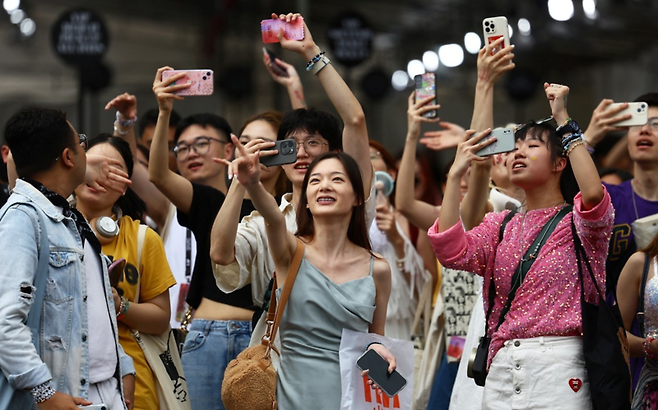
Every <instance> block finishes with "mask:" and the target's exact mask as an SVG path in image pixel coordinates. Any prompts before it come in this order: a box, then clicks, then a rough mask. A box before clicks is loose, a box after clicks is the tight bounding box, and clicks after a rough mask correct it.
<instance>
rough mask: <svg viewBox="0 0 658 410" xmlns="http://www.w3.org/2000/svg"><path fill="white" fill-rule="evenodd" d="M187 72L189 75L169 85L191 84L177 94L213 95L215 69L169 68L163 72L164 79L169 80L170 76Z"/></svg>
mask: <svg viewBox="0 0 658 410" xmlns="http://www.w3.org/2000/svg"><path fill="white" fill-rule="evenodd" d="M183 72H184V73H187V75H186V76H185V77H183V78H181V79H180V80H177V81H174V82H172V83H171V84H169V85H181V84H189V85H190V86H189V87H188V88H185V89H182V90H178V91H176V92H175V94H176V95H182V96H194V95H212V93H213V89H214V87H213V84H214V81H213V77H214V74H213V71H212V70H210V69H199V70H167V71H163V72H162V81H167V79H168V78H170V77H173V76H175V75H176V74H179V73H183Z"/></svg>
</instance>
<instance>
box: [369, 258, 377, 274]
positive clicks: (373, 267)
mask: <svg viewBox="0 0 658 410" xmlns="http://www.w3.org/2000/svg"><path fill="white" fill-rule="evenodd" d="M374 273H375V255H370V273H368V276H372V275H373V274H374Z"/></svg>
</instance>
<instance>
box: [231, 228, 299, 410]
mask: <svg viewBox="0 0 658 410" xmlns="http://www.w3.org/2000/svg"><path fill="white" fill-rule="evenodd" d="M303 254H304V244H303V243H302V242H301V241H300V240H299V239H297V249H296V250H295V255H294V257H293V260H292V262H291V264H290V267H289V268H288V276H287V277H286V283H285V285H284V287H283V291H282V293H281V298H280V300H279V306H277V303H276V293H275V290H276V289H277V283H276V272H275V273H274V284H273V285H272V297H271V299H270V307H269V310H268V311H267V331H266V332H265V335H264V336H263V339H262V341H261V344H260V345H258V346H252V347H248V348H247V349H245V350H244V351H242V353H240V354H239V355H238V357H237V358H235V359H233V360H231V362H230V363H229V364H228V366H227V367H226V371H225V372H224V381H223V382H222V403H223V404H224V407H226V409H227V410H276V408H277V405H276V369H275V368H274V366H273V365H272V357H271V355H272V350H274V351H276V349H275V348H274V338H275V337H276V331H277V329H278V327H279V323H280V322H281V316H283V310H284V309H285V307H286V302H287V301H288V296H290V292H291V291H292V285H293V284H294V282H295V276H297V271H298V270H299V265H300V264H301V261H302V256H303ZM277 353H278V351H277Z"/></svg>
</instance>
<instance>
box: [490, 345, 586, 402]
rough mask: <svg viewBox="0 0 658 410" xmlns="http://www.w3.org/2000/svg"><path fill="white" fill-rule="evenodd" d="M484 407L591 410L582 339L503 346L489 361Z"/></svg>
mask: <svg viewBox="0 0 658 410" xmlns="http://www.w3.org/2000/svg"><path fill="white" fill-rule="evenodd" d="M482 408H483V409H486V410H509V409H532V410H539V409H551V410H554V409H560V410H570V409H574V410H588V409H592V402H591V398H590V393H589V377H588V376H587V370H586V369H585V357H584V354H583V340H582V338H581V337H578V336H564V337H563V336H543V337H535V338H531V339H512V340H508V341H506V342H505V345H504V346H503V348H502V349H500V350H499V351H498V353H496V356H495V357H494V359H493V361H492V362H491V367H490V368H489V375H488V376H487V381H486V383H485V386H484V397H483V405H482Z"/></svg>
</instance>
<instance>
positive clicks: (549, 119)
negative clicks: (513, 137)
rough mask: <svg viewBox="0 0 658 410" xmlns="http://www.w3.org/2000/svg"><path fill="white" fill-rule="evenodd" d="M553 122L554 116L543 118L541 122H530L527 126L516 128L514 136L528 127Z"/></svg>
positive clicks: (521, 125) (522, 125)
mask: <svg viewBox="0 0 658 410" xmlns="http://www.w3.org/2000/svg"><path fill="white" fill-rule="evenodd" d="M551 120H553V116H552V115H551V116H550V117H546V118H542V119H541V120H537V121H534V120H530V121H528V122H526V123H525V124H519V125H517V126H516V127H514V134H516V133H517V132H519V131H521V130H522V129H524V128H525V127H527V126H528V125H542V124H544V123H547V122H549V121H551Z"/></svg>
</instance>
